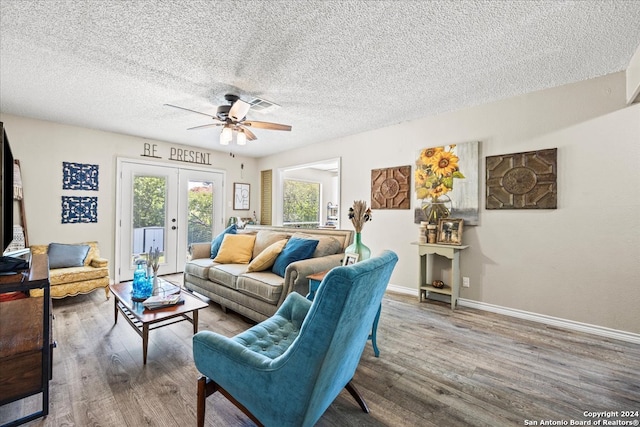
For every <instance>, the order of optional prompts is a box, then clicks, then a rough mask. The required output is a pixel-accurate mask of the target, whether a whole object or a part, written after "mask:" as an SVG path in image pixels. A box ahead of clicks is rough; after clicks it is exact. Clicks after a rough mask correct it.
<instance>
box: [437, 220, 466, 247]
mask: <svg viewBox="0 0 640 427" xmlns="http://www.w3.org/2000/svg"><path fill="white" fill-rule="evenodd" d="M463 222H464V221H463V220H462V219H461V218H441V219H440V220H439V221H438V234H437V236H436V243H439V244H442V245H461V244H462V225H463Z"/></svg>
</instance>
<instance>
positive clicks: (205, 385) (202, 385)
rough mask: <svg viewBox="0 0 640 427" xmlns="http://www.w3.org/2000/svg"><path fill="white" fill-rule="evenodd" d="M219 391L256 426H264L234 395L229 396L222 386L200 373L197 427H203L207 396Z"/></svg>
mask: <svg viewBox="0 0 640 427" xmlns="http://www.w3.org/2000/svg"><path fill="white" fill-rule="evenodd" d="M217 391H219V392H220V393H222V395H223V396H224V397H226V398H227V399H228V400H229V401H230V402H231V403H233V404H234V405H235V406H236V407H237V408H238V409H240V410H241V411H242V412H243V413H244V414H245V415H246V416H248V417H249V418H250V419H251V421H253V422H254V423H255V424H256V426H258V427H264V426H263V424H262V423H261V422H260V421H258V419H257V418H256V417H255V416H254V415H253V414H252V413H251V412H249V410H248V409H247V408H245V407H244V405H242V404H241V403H240V402H238V401H237V400H236V399H235V397H233V396H231V395H230V394H229V392H228V391H227V390H225V389H223V388H222V387H220V386H219V385H218V384H217V383H215V382H214V381H212V380H210V379H208V378H207V377H206V376H204V375H201V376H200V377H199V378H198V397H197V405H196V418H197V422H198V427H204V411H205V407H206V400H207V397H209V396H211V395H212V394H213V393H215V392H217Z"/></svg>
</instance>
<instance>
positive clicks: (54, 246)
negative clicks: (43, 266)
mask: <svg viewBox="0 0 640 427" xmlns="http://www.w3.org/2000/svg"><path fill="white" fill-rule="evenodd" d="M88 253H89V246H88V245H66V244H63V243H51V244H49V248H48V249H47V255H49V268H67V267H82V266H83V265H84V259H85V258H86V257H87V254H88Z"/></svg>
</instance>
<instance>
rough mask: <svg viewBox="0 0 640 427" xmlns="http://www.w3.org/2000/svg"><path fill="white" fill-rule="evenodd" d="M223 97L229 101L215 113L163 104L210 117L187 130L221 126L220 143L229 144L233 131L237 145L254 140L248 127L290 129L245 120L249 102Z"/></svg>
mask: <svg viewBox="0 0 640 427" xmlns="http://www.w3.org/2000/svg"><path fill="white" fill-rule="evenodd" d="M224 99H225V100H227V102H229V104H228V105H221V106H219V107H218V109H217V111H216V115H215V116H212V115H211V114H207V113H202V112H200V111H195V110H191V109H189V108H184V107H179V106H177V105H172V104H164V105H166V106H167V107H173V108H179V109H181V110H185V111H191V112H192V113H198V114H202V115H203V116H207V117H210V118H212V119H213V120H214V122H213V123H209V124H206V125H200V126H194V127H191V128H188V129H187V130H195V129H204V128H208V127H212V126H222V132H221V133H220V144H222V145H229V143H230V142H231V140H232V139H233V133H234V132H236V142H237V144H238V145H245V144H246V143H247V139H248V140H249V141H254V140H256V139H258V137H256V135H255V134H254V133H253V132H251V130H250V129H249V128H250V127H252V128H256V129H269V130H285V131H290V130H291V126H289V125H281V124H279V123H271V122H260V121H256V120H247V117H246V116H247V113H248V112H249V109H250V108H251V104H249V103H248V102H245V101H243V100H241V99H240V97H238V96H237V95H232V94H226V95H225V96H224Z"/></svg>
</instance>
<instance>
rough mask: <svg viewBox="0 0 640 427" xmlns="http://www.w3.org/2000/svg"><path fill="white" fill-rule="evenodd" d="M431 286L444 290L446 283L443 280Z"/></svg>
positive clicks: (434, 282) (436, 281)
mask: <svg viewBox="0 0 640 427" xmlns="http://www.w3.org/2000/svg"><path fill="white" fill-rule="evenodd" d="M431 286H433V287H434V288H438V289H442V288H444V282H443V281H442V280H434V281H433V283H431Z"/></svg>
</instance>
